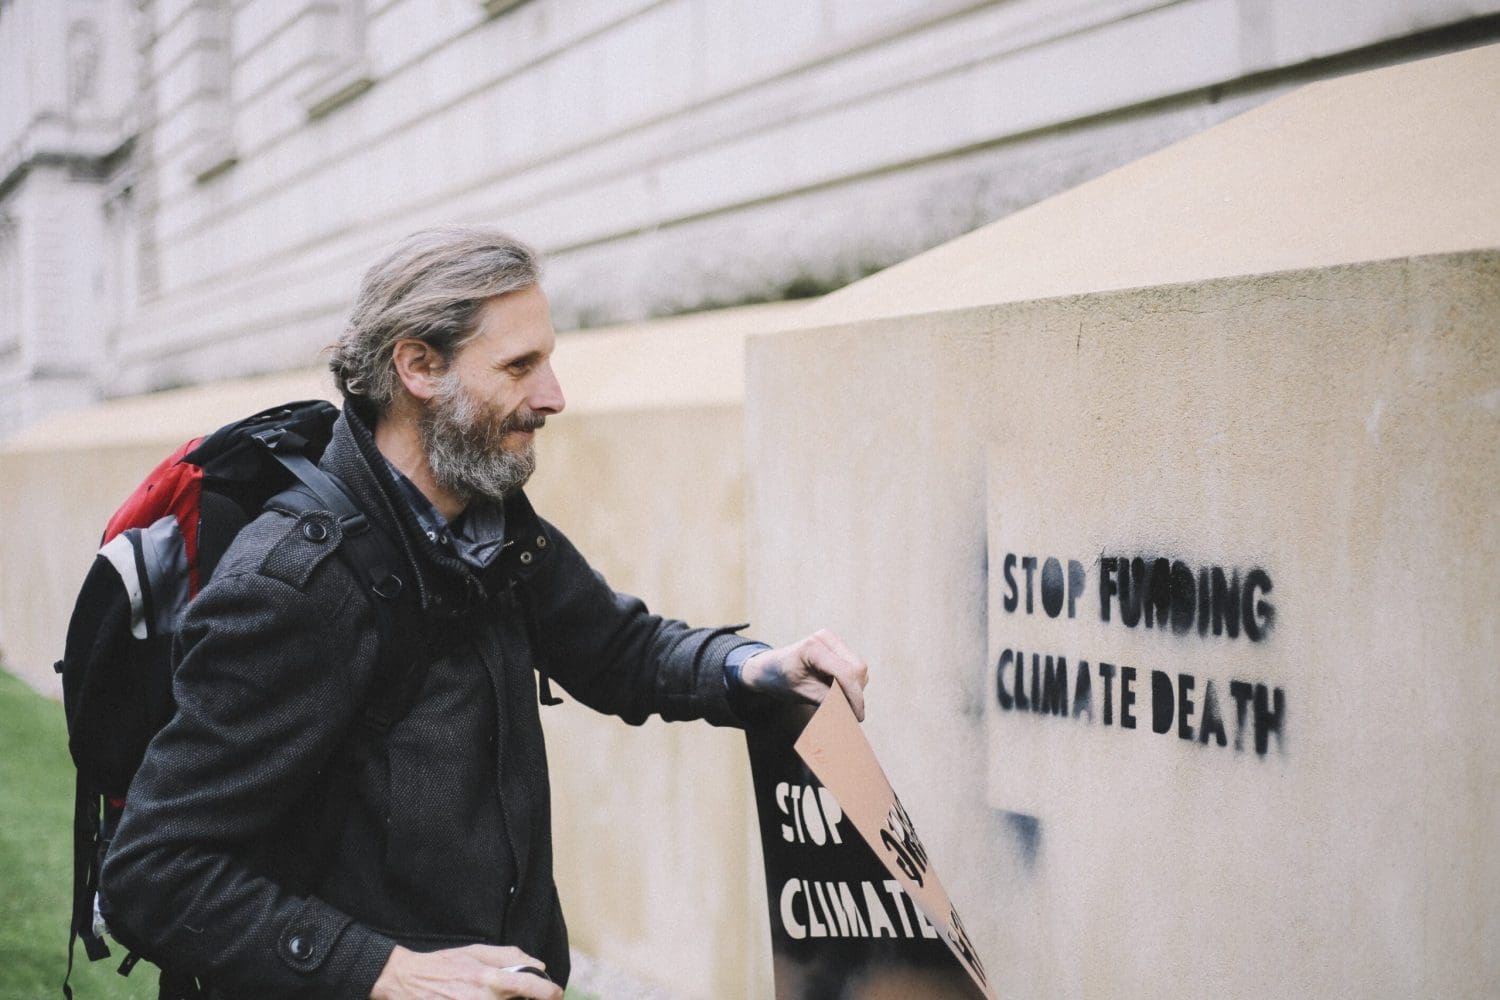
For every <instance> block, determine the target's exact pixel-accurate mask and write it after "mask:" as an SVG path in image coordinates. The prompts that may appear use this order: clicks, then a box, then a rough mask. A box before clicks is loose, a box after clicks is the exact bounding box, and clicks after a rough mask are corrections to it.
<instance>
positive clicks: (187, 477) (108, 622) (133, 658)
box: [56, 400, 421, 1000]
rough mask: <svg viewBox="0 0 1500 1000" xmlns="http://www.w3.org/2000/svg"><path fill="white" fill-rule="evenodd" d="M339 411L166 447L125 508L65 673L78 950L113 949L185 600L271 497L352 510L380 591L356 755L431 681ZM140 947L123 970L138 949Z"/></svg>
mask: <svg viewBox="0 0 1500 1000" xmlns="http://www.w3.org/2000/svg"><path fill="white" fill-rule="evenodd" d="M337 418H338V410H337V409H336V408H335V407H334V406H333V405H332V404H331V403H328V402H325V401H322V400H314V401H310V402H297V403H288V404H286V405H285V406H279V407H275V408H273V409H269V410H264V411H262V412H260V413H257V414H255V415H254V416H251V417H247V418H246V419H244V420H241V421H238V422H237V423H233V424H229V425H227V426H225V427H221V428H220V429H219V430H217V431H215V432H213V433H212V434H209V435H208V436H206V437H202V438H195V439H193V440H192V441H189V442H187V443H186V444H184V445H183V446H182V447H181V448H179V449H177V451H175V452H173V453H172V454H171V455H169V456H167V458H166V459H164V460H163V461H162V462H161V464H160V465H158V466H157V467H156V468H155V469H154V470H152V472H151V474H150V475H148V476H147V477H146V479H145V481H144V482H142V483H141V485H140V486H139V487H137V489H136V491H135V492H134V493H132V494H131V496H130V498H129V499H127V500H126V501H125V503H124V504H123V505H121V507H120V509H119V510H118V511H116V512H115V514H114V516H113V517H112V518H110V521H109V524H108V526H107V527H106V528H105V531H104V537H103V540H102V543H101V548H100V549H99V552H98V555H97V556H96V557H95V559H94V565H93V567H92V568H91V569H90V570H89V573H88V576H87V577H86V578H85V580H84V582H83V587H82V588H81V590H80V591H79V594H78V600H77V602H76V604H75V605H74V608H73V617H72V619H71V621H70V622H69V624H68V635H67V642H66V646H65V649H64V653H63V658H62V659H61V660H60V661H58V663H57V664H56V669H57V671H58V673H60V674H62V679H63V707H64V711H65V713H66V714H67V720H68V749H69V751H70V752H71V753H72V756H73V762H74V764H75V765H76V766H77V769H78V777H77V791H76V798H75V804H74V816H73V907H72V919H71V926H70V928H69V937H68V971H67V974H66V975H65V976H64V978H63V994H64V995H65V996H66V997H68V998H69V1000H72V996H73V992H72V988H71V987H70V986H69V985H68V979H69V978H71V976H72V971H73V949H74V946H75V944H76V942H77V941H79V940H82V941H83V946H84V950H85V952H86V953H87V954H88V957H89V959H90V960H91V961H98V960H100V959H103V958H107V957H108V956H109V954H110V952H109V947H108V945H106V944H105V942H104V939H103V936H102V935H103V931H104V930H105V928H104V927H103V921H102V919H100V918H99V916H98V913H97V903H96V897H97V893H98V888H99V869H100V865H101V864H102V862H103V860H104V856H105V853H106V852H107V851H108V849H109V844H110V840H111V838H112V837H113V835H114V831H115V828H116V825H117V824H118V823H119V819H120V815H121V813H122V812H123V811H124V808H125V800H126V797H127V796H128V794H129V791H130V782H131V779H132V778H133V777H134V776H135V772H136V769H137V768H139V767H140V764H141V760H142V758H143V757H144V756H145V753H146V745H147V744H148V743H149V742H150V741H151V738H152V737H153V736H154V735H156V732H157V730H159V729H160V728H161V727H162V726H164V725H165V724H166V722H167V720H168V719H170V718H171V716H172V713H173V712H174V711H175V707H176V706H175V704H174V702H173V700H172V662H171V658H172V640H173V636H174V634H175V632H176V629H177V625H178V622H179V621H180V620H181V616H182V611H183V609H184V608H185V607H186V606H187V604H188V602H189V601H190V600H191V599H192V598H193V596H194V595H196V594H197V592H198V590H199V589H200V588H201V587H202V586H204V585H205V584H207V583H208V581H209V580H210V578H211V577H212V576H213V573H214V569H215V568H216V567H217V566H218V564H219V560H220V558H221V557H222V556H223V555H224V552H225V551H226V550H227V549H228V548H229V544H230V542H232V541H233V540H234V537H235V536H236V535H237V534H238V533H239V532H240V530H241V529H243V528H244V527H245V526H246V525H247V524H249V523H250V522H251V521H252V520H254V519H255V517H256V516H257V515H258V514H259V513H260V512H261V511H262V510H263V509H266V508H268V507H274V508H276V509H279V510H283V511H286V512H288V513H291V514H294V515H297V514H302V513H306V512H309V511H326V512H330V513H332V514H334V515H335V516H337V517H338V518H339V521H340V522H341V527H342V535H343V541H342V543H341V544H340V546H339V552H340V555H341V557H342V558H343V559H344V560H345V563H346V564H347V565H348V566H349V567H350V568H351V569H352V570H353V571H354V574H355V577H356V578H357V579H358V580H360V581H361V583H362V584H363V585H364V586H365V587H366V588H367V589H368V590H369V592H370V593H371V594H372V595H373V600H372V603H373V604H374V606H375V609H376V614H377V618H378V620H379V627H380V632H381V646H380V648H381V654H380V664H379V666H378V668H377V670H378V675H377V683H376V685H375V691H376V694H375V695H373V696H372V697H371V699H370V702H369V703H368V704H367V705H366V706H365V709H364V714H363V717H362V720H361V724H360V726H359V729H358V735H357V736H356V737H355V739H354V741H353V742H352V744H351V746H349V747H347V748H346V751H345V754H344V757H345V760H346V763H347V765H348V766H353V765H355V764H357V762H358V761H359V760H360V759H361V754H362V753H365V752H367V751H368V750H369V748H370V747H371V746H373V745H375V744H377V743H378V741H379V740H380V739H381V738H382V737H383V736H384V735H385V732H386V731H387V730H388V729H389V728H390V725H391V723H392V722H393V721H394V720H395V719H396V718H397V717H399V714H400V712H401V710H402V708H403V706H404V705H405V704H406V703H407V702H408V701H409V700H410V698H411V696H412V694H414V692H415V688H416V686H417V685H419V684H420V682H421V678H420V676H418V674H419V671H418V669H417V665H418V664H419V663H420V662H421V657H420V656H417V655H416V650H417V646H416V644H417V642H418V641H419V639H418V634H419V628H418V627H417V623H418V621H419V619H418V617H417V613H416V608H415V588H414V587H412V588H408V587H406V586H405V584H404V583H403V580H402V577H403V576H405V575H406V559H405V556H404V555H403V553H402V550H401V548H400V546H399V545H398V544H397V542H396V541H395V540H394V539H392V538H390V537H389V536H388V535H387V534H386V533H385V532H384V531H381V530H379V529H378V528H376V527H375V526H374V525H373V523H372V522H370V521H369V519H367V518H366V517H365V516H364V514H363V513H362V512H361V511H360V510H359V508H358V507H357V506H356V505H355V503H354V501H353V500H352V499H351V498H350V497H349V494H348V492H347V491H346V490H345V489H344V488H343V486H342V484H341V483H340V482H339V481H338V480H337V479H336V478H335V477H333V476H331V475H329V474H328V473H327V472H324V471H323V470H322V469H320V468H318V466H317V462H318V460H319V459H320V458H321V457H322V454H323V449H324V448H325V447H326V446H327V444H328V441H329V438H330V437H331V436H332V432H333V424H334V421H335V420H336V419H337ZM138 957H139V956H137V955H136V954H135V953H134V952H132V953H130V954H128V955H127V956H126V958H125V961H124V962H123V963H122V964H121V966H120V973H121V974H122V975H128V974H129V972H130V970H131V969H132V968H133V967H134V965H135V963H136V961H137V959H138ZM201 995H202V989H201V987H200V986H199V985H198V984H197V983H196V982H195V981H194V980H193V979H192V978H191V977H186V976H182V975H178V974H174V972H173V970H171V969H170V968H168V969H163V971H162V976H161V997H162V1000H181V998H192V997H198V996H201Z"/></svg>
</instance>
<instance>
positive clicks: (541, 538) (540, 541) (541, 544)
mask: <svg viewBox="0 0 1500 1000" xmlns="http://www.w3.org/2000/svg"><path fill="white" fill-rule="evenodd" d="M536 547H537V548H539V549H545V548H546V547H547V536H546V535H537V536H536Z"/></svg>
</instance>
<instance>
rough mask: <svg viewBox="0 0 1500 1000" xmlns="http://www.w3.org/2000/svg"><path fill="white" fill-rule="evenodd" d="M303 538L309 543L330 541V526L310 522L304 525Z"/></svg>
mask: <svg viewBox="0 0 1500 1000" xmlns="http://www.w3.org/2000/svg"><path fill="white" fill-rule="evenodd" d="M302 537H303V538H305V539H307V540H308V541H309V542H323V541H327V540H328V525H326V524H324V523H323V522H322V521H308V522H306V523H304V524H303V525H302Z"/></svg>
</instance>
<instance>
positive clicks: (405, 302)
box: [328, 226, 541, 416]
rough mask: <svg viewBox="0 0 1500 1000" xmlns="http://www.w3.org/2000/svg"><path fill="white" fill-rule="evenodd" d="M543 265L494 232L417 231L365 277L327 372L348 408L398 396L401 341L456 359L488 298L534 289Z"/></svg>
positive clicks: (376, 405) (380, 408)
mask: <svg viewBox="0 0 1500 1000" xmlns="http://www.w3.org/2000/svg"><path fill="white" fill-rule="evenodd" d="M540 276H541V259H540V257H539V255H538V254H537V253H536V251H534V250H532V249H531V248H530V247H528V246H527V245H526V244H524V243H522V242H520V241H519V240H516V239H514V238H512V237H510V236H507V235H506V234H504V233H502V232H500V231H499V230H495V229H480V228H472V227H467V226H438V227H435V228H432V229H423V230H419V231H418V232H415V233H412V234H411V235H410V236H408V237H406V239H404V240H402V241H401V242H400V243H398V244H397V245H396V246H395V247H394V248H393V249H392V250H391V251H390V252H389V253H388V254H386V256H385V257H384V258H383V259H382V260H380V261H378V262H377V263H376V264H375V265H373V266H372V267H371V268H370V269H369V270H368V271H366V272H365V277H364V280H363V281H362V282H360V286H359V295H358V297H357V298H356V299H355V300H354V311H353V312H352V313H351V314H350V316H349V323H348V325H347V326H345V327H344V332H343V335H342V336H340V337H339V342H338V344H336V345H335V346H334V348H333V355H332V357H331V358H330V359H329V362H328V367H329V368H331V369H333V378H334V382H335V383H337V385H338V388H339V392H341V393H343V395H344V399H345V401H346V402H363V403H367V404H368V405H369V406H370V407H371V408H372V409H373V410H374V415H375V416H379V415H380V414H383V413H385V411H386V410H387V409H388V408H389V407H390V405H391V403H392V401H393V400H394V399H395V398H396V391H397V386H398V385H399V384H400V383H399V381H398V379H397V377H396V368H395V365H394V364H393V363H392V355H393V353H394V351H395V347H396V342H397V341H399V340H405V339H407V338H412V339H415V340H420V341H422V342H424V343H426V344H429V345H431V346H432V347H433V348H435V349H436V350H437V352H438V354H439V355H440V356H441V357H442V358H443V360H444V361H445V362H446V361H451V360H452V359H453V356H454V354H456V353H458V349H459V348H461V347H463V345H464V344H466V343H468V341H469V340H470V339H471V338H472V337H473V336H474V335H475V333H476V332H477V331H476V329H475V321H474V319H475V315H476V314H477V313H478V312H479V307H480V306H482V305H483V304H484V301H485V300H486V299H489V298H492V297H493V296H496V295H504V294H506V293H507V292H518V291H521V290H522V289H526V288H531V287H533V286H534V285H536V284H537V282H538V280H539V279H540Z"/></svg>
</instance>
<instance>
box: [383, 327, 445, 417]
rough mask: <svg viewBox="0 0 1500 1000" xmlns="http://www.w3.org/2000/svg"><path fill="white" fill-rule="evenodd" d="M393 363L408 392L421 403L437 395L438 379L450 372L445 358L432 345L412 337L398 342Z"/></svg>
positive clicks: (394, 350) (392, 358) (392, 356)
mask: <svg viewBox="0 0 1500 1000" xmlns="http://www.w3.org/2000/svg"><path fill="white" fill-rule="evenodd" d="M391 363H392V364H393V365H395V367H396V377H397V378H399V379H400V380H401V384H402V385H403V386H405V387H406V391H407V392H408V393H410V394H411V396H412V398H413V399H415V400H417V401H418V402H421V403H425V402H427V401H428V400H429V399H431V398H432V397H433V396H434V395H436V394H437V383H438V379H440V378H441V377H442V376H443V374H444V373H445V372H447V370H448V366H447V364H445V363H444V361H443V356H442V355H441V354H439V353H438V352H437V350H436V349H434V348H433V346H432V345H431V344H425V343H423V342H422V341H420V340H415V339H412V338H410V337H408V338H407V339H405V340H398V341H396V346H395V348H394V349H393V350H392V352H391Z"/></svg>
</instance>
